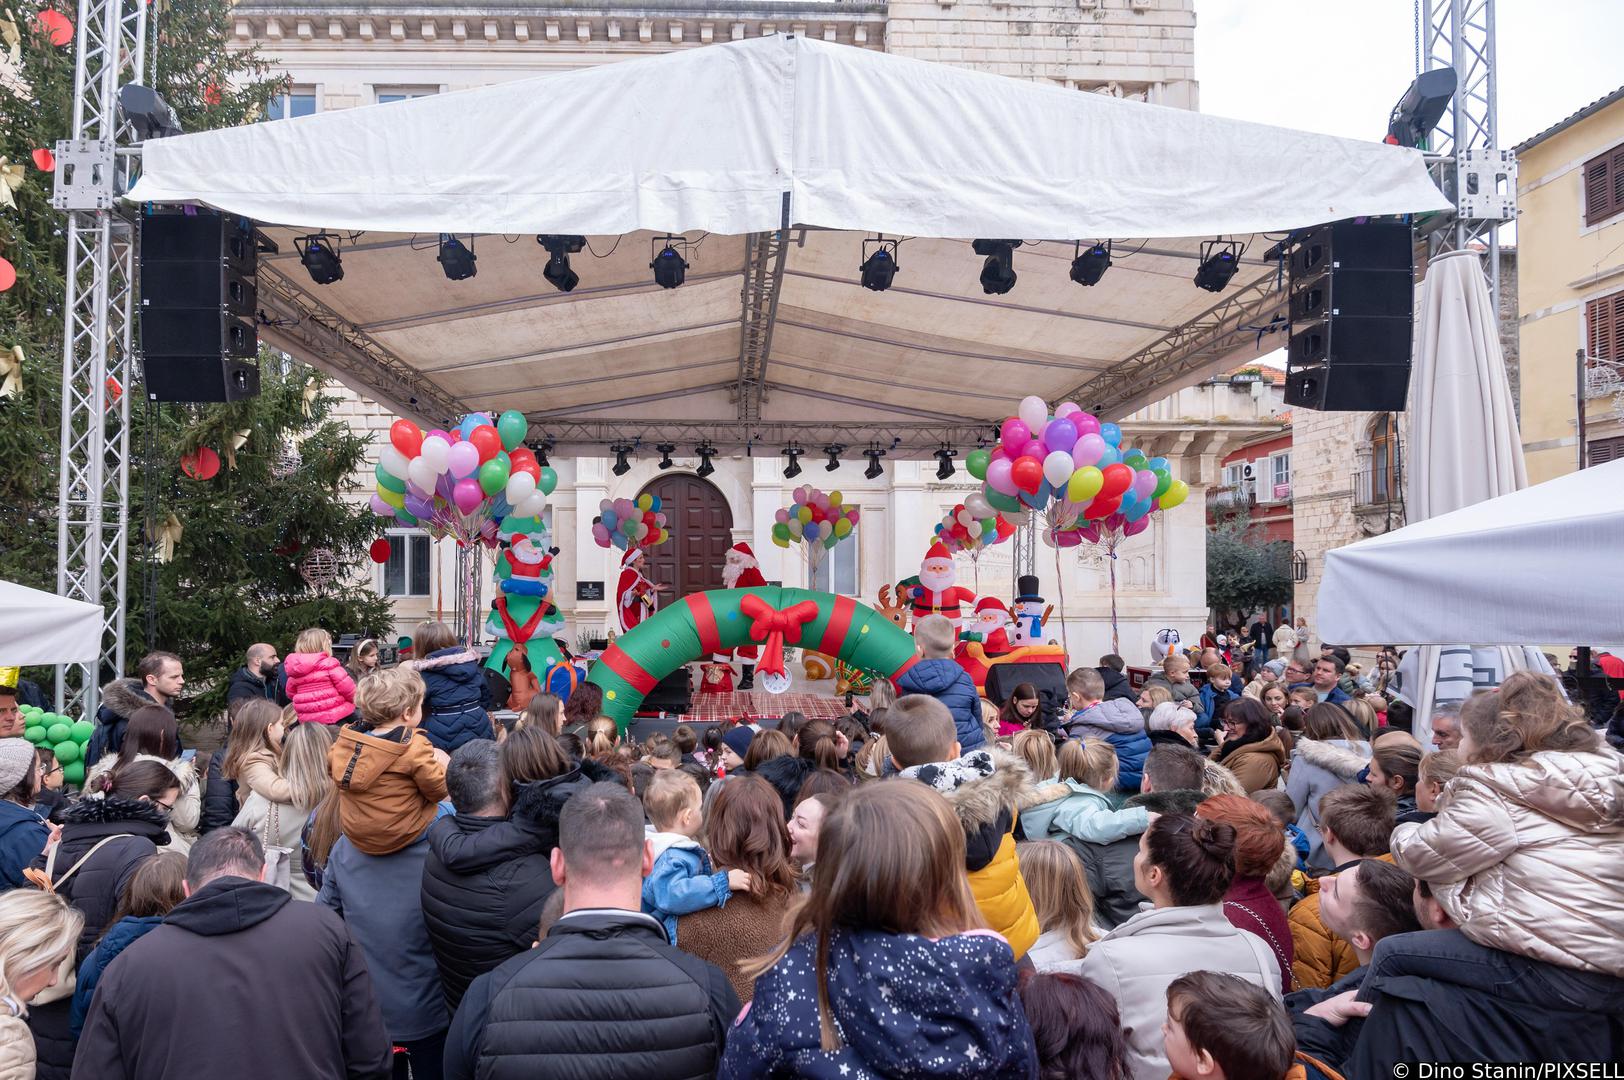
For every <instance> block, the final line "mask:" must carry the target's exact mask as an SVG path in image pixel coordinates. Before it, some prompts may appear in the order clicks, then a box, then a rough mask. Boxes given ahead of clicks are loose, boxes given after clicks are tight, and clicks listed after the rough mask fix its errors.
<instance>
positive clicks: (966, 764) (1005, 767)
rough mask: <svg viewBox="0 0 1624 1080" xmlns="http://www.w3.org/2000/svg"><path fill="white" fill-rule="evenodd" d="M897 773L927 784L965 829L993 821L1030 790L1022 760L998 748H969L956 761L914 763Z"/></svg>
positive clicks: (1029, 780) (1031, 786)
mask: <svg viewBox="0 0 1624 1080" xmlns="http://www.w3.org/2000/svg"><path fill="white" fill-rule="evenodd" d="M898 775H899V776H901V777H903V778H904V779H908V780H917V781H919V782H920V783H922V784H928V785H930V786H931V787H933V788H935V789H936V790H937V791H939V792H941V793H942V794H943V795H944V796H946V798H947V801H948V802H950V803H952V804H953V813H954V814H955V815H957V816H958V819H959V824H961V825H963V826H964V828H965V829H966V830H967V831H974V830H979V829H982V828H985V827H986V826H988V825H991V824H993V823H995V822H997V821H998V819H999V817H1000V815H1001V814H1003V813H1005V812H1007V811H1012V810H1014V809H1015V808H1016V807H1018V806H1020V805H1021V803H1022V800H1023V799H1026V798H1029V797H1030V795H1029V793H1030V792H1031V791H1032V790H1033V783H1032V770H1030V769H1028V768H1027V767H1026V762H1024V761H1022V760H1021V759H1020V758H1018V757H1016V756H1015V755H1013V754H1009V753H1005V752H1004V751H1002V750H972V751H970V752H969V753H968V754H965V755H964V756H963V757H961V758H959V759H958V760H957V761H940V762H933V763H932V764H929V765H915V766H913V767H912V768H908V769H903V770H902V772H901V773H899V774H898Z"/></svg>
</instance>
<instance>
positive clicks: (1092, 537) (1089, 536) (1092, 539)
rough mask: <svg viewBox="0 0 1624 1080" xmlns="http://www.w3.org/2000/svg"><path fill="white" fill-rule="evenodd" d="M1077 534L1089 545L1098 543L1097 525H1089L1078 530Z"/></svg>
mask: <svg viewBox="0 0 1624 1080" xmlns="http://www.w3.org/2000/svg"><path fill="white" fill-rule="evenodd" d="M1077 533H1078V535H1080V536H1081V537H1082V538H1083V539H1084V540H1087V541H1088V542H1089V543H1090V544H1097V543H1099V542H1100V527H1099V526H1098V525H1089V526H1087V527H1085V528H1082V529H1078V530H1077Z"/></svg>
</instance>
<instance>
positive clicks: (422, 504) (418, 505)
mask: <svg viewBox="0 0 1624 1080" xmlns="http://www.w3.org/2000/svg"><path fill="white" fill-rule="evenodd" d="M406 512H407V513H408V514H410V515H412V517H414V518H427V517H433V516H434V503H433V501H432V500H429V499H425V498H423V497H422V496H420V495H413V494H411V493H408V494H407V495H406Z"/></svg>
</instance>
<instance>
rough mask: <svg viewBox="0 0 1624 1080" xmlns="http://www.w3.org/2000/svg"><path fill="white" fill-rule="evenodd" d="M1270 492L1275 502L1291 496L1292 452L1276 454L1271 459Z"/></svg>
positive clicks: (1283, 500)
mask: <svg viewBox="0 0 1624 1080" xmlns="http://www.w3.org/2000/svg"><path fill="white" fill-rule="evenodd" d="M1269 481H1270V487H1269V494H1270V495H1271V496H1272V497H1273V499H1274V501H1275V502H1285V501H1286V500H1287V499H1289V498H1291V454H1290V453H1285V454H1276V455H1275V456H1274V457H1272V458H1270V459H1269Z"/></svg>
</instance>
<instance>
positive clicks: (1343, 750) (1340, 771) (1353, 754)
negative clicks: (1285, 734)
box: [1292, 735, 1370, 780]
mask: <svg viewBox="0 0 1624 1080" xmlns="http://www.w3.org/2000/svg"><path fill="white" fill-rule="evenodd" d="M1360 748H1363V750H1362V752H1361V749H1360ZM1292 752H1293V754H1294V755H1300V756H1301V757H1302V759H1303V760H1304V761H1305V762H1307V763H1308V764H1310V765H1316V766H1318V767H1319V768H1321V769H1324V770H1325V771H1326V772H1328V773H1331V774H1332V775H1333V776H1337V777H1340V778H1341V779H1343V780H1352V779H1353V778H1354V777H1356V776H1358V775H1359V771H1360V770H1361V769H1363V768H1364V767H1365V766H1366V765H1368V764H1370V747H1369V744H1368V743H1350V742H1348V741H1347V740H1345V739H1331V740H1327V741H1321V740H1318V739H1310V738H1306V737H1305V736H1302V735H1299V736H1297V739H1296V741H1295V742H1294V743H1293V744H1292Z"/></svg>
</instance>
